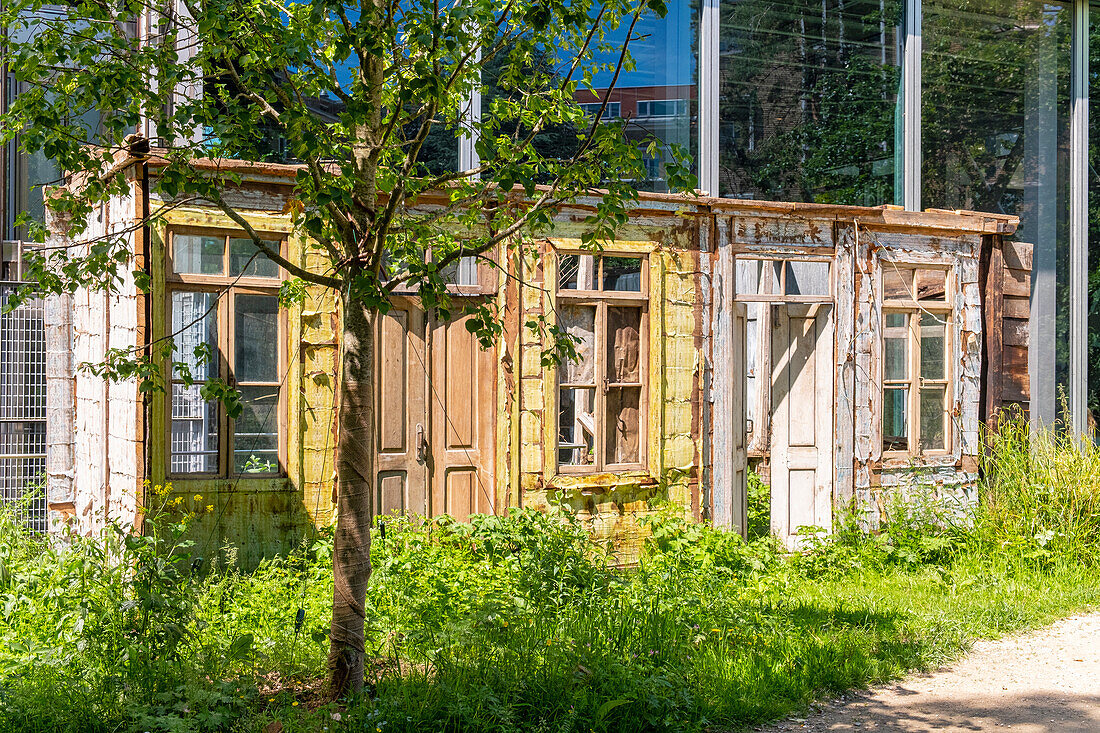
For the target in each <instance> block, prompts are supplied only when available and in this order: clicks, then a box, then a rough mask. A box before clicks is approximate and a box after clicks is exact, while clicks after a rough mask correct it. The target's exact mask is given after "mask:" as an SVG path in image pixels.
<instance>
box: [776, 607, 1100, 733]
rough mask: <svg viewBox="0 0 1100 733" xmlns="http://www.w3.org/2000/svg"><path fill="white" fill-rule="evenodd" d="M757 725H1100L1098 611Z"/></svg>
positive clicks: (1074, 728)
mask: <svg viewBox="0 0 1100 733" xmlns="http://www.w3.org/2000/svg"><path fill="white" fill-rule="evenodd" d="M757 730H762V731H769V732H772V731H811V732H813V733H820V732H823V731H868V730H873V731H904V732H905V733H910V732H913V731H947V732H949V733H963V732H964V731H965V732H966V733H971V732H972V731H1003V730H1012V731H1020V732H1021V733H1054V732H1055V731H1058V732H1059V733H1061V732H1062V731H1065V732H1067V733H1077V732H1078V731H1081V732H1083V731H1089V732H1090V733H1100V613H1095V614H1086V615H1080V616H1071V617H1070V618H1066V619H1062V620H1061V621H1058V622H1057V623H1055V624H1054V625H1053V626H1050V627H1047V628H1045V629H1041V630H1039V631H1035V632H1031V633H1028V634H1023V635H1020V636H1014V637H1011V638H1007V639H1001V640H999V641H983V642H978V643H977V644H975V645H974V649H973V651H972V652H971V653H970V654H969V656H967V657H966V658H965V659H962V660H960V661H959V662H957V663H956V664H955V665H954V666H952V667H949V668H945V669H941V670H939V671H937V672H933V673H931V674H921V675H915V676H913V677H910V678H908V679H905V680H903V681H901V682H899V683H897V684H893V685H889V686H887V687H882V688H879V689H875V690H870V691H867V692H856V693H851V694H848V695H846V696H844V697H843V698H841V699H839V700H833V701H831V702H828V703H823V704H820V705H817V706H815V711H814V712H812V713H810V714H809V715H808V716H807V717H806V718H805V719H802V718H791V719H788V720H786V721H784V722H782V723H778V724H776V725H774V726H769V727H765V728H758V729H757Z"/></svg>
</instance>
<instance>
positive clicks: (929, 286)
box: [917, 270, 947, 301]
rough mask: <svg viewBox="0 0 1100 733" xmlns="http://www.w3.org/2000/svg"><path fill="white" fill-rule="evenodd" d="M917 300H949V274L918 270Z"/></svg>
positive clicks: (939, 271)
mask: <svg viewBox="0 0 1100 733" xmlns="http://www.w3.org/2000/svg"><path fill="white" fill-rule="evenodd" d="M917 300H935V301H944V300H947V272H945V271H944V270H917Z"/></svg>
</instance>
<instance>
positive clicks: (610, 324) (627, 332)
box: [607, 307, 642, 384]
mask: <svg viewBox="0 0 1100 733" xmlns="http://www.w3.org/2000/svg"><path fill="white" fill-rule="evenodd" d="M641 334H642V309H641V308H615V307H610V308H608V309H607V379H608V381H609V382H611V383H612V384H616V383H622V382H626V383H637V382H640V381H641V378H642V377H641V374H642V372H641V343H642V342H641Z"/></svg>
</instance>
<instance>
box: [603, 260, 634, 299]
mask: <svg viewBox="0 0 1100 733" xmlns="http://www.w3.org/2000/svg"><path fill="white" fill-rule="evenodd" d="M601 261H602V263H603V289H604V290H617V291H620V292H631V293H640V292H642V258H641V257H603V258H601Z"/></svg>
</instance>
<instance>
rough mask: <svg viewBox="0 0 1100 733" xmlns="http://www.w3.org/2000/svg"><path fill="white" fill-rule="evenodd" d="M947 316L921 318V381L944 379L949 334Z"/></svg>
mask: <svg viewBox="0 0 1100 733" xmlns="http://www.w3.org/2000/svg"><path fill="white" fill-rule="evenodd" d="M945 318H946V316H940V315H936V314H934V313H922V314H921V317H920V376H921V379H944V378H945V377H944V375H945V373H946V369H945V366H946V361H947V359H946V354H945V353H944V345H945V343H946V340H945V338H944V336H945V334H946V333H947V324H946V322H945V320H944V319H945Z"/></svg>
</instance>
